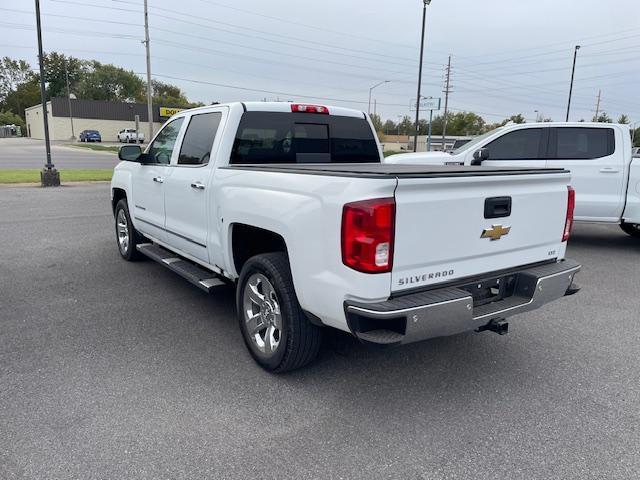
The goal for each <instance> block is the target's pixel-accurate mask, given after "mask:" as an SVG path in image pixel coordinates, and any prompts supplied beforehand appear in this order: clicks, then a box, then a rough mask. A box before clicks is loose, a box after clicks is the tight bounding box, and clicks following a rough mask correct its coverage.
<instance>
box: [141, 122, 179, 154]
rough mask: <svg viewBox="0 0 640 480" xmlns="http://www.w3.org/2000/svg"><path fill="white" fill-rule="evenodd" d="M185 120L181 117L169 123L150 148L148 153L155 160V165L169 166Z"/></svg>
mask: <svg viewBox="0 0 640 480" xmlns="http://www.w3.org/2000/svg"><path fill="white" fill-rule="evenodd" d="M183 120H184V118H182V117H181V118H176V119H175V120H173V121H172V122H169V123H167V124H166V125H165V126H164V128H163V129H162V130H160V133H158V136H157V137H156V138H155V140H154V141H153V143H152V144H151V145H150V146H149V150H148V151H147V153H148V155H149V156H151V157H152V158H153V162H154V163H159V164H160V165H169V162H171V154H172V153H173V149H174V147H175V145H176V140H177V138H178V133H180V127H181V126H182V122H183Z"/></svg>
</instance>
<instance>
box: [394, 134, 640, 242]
mask: <svg viewBox="0 0 640 480" xmlns="http://www.w3.org/2000/svg"><path fill="white" fill-rule="evenodd" d="M385 163H391V164H423V165H426V164H428V165H482V166H483V167H499V166H515V167H554V168H558V167H560V168H565V169H567V170H570V171H571V185H572V186H573V187H574V188H575V190H576V211H575V219H576V221H582V222H600V223H616V224H619V225H620V226H621V227H622V229H623V230H624V231H625V232H627V233H628V234H629V235H633V236H635V237H640V158H634V157H633V154H632V148H631V134H630V131H629V126H628V125H617V124H608V123H584V122H580V123H525V124H516V125H507V126H504V127H501V128H498V129H496V130H492V131H491V132H489V133H486V134H484V135H481V136H479V137H476V138H475V139H473V140H472V141H471V142H469V143H467V144H465V145H463V146H462V147H461V148H459V149H458V150H456V151H454V152H453V153H452V154H447V153H443V152H428V153H427V152H425V153H409V154H400V155H393V156H391V157H388V158H387V159H386V160H385Z"/></svg>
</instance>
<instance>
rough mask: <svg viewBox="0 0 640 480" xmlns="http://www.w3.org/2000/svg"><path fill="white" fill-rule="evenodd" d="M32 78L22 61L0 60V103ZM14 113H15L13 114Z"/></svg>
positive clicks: (29, 67)
mask: <svg viewBox="0 0 640 480" xmlns="http://www.w3.org/2000/svg"><path fill="white" fill-rule="evenodd" d="M33 78H34V73H33V71H32V70H31V66H30V65H29V64H28V63H27V62H26V61H24V60H13V59H11V58H9V57H4V58H2V59H0V102H2V101H4V99H5V98H6V97H7V95H9V93H11V92H13V91H15V90H16V89H17V88H18V86H19V85H21V84H23V83H25V82H28V81H29V80H32V79H33ZM14 113H16V112H14Z"/></svg>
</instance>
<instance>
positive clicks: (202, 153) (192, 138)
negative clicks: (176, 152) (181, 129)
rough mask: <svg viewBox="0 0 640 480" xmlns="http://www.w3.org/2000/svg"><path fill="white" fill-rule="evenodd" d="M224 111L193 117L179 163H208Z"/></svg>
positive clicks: (183, 142)
mask: <svg viewBox="0 0 640 480" xmlns="http://www.w3.org/2000/svg"><path fill="white" fill-rule="evenodd" d="M221 119H222V113H220V112H212V113H202V114H199V115H194V116H192V117H191V121H190V122H189V125H188V126H187V131H186V133H185V134H184V140H183V141H182V147H181V148H180V156H179V157H178V165H206V164H207V163H209V158H210V157H211V148H212V147H213V141H214V140H215V138H216V132H217V131H218V126H220V120H221Z"/></svg>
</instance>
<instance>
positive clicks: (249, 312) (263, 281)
mask: <svg viewBox="0 0 640 480" xmlns="http://www.w3.org/2000/svg"><path fill="white" fill-rule="evenodd" d="M242 298H243V302H242V303H243V313H244V321H245V327H246V329H247V335H248V336H249V338H250V339H251V342H252V343H253V345H254V346H255V347H256V348H257V349H258V350H259V351H260V352H261V353H263V354H264V355H266V356H271V355H273V354H274V353H275V352H276V350H277V349H278V345H280V340H281V339H282V315H281V312H280V302H279V300H278V296H277V295H276V291H275V289H274V288H273V285H271V282H270V281H269V279H268V278H267V277H265V276H264V275H263V274H261V273H254V274H253V275H251V276H250V277H249V279H248V280H247V283H246V284H245V287H244V293H243V297H242Z"/></svg>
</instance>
